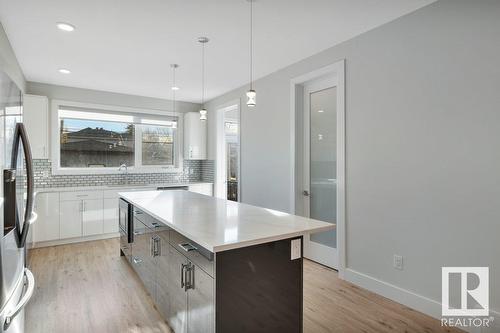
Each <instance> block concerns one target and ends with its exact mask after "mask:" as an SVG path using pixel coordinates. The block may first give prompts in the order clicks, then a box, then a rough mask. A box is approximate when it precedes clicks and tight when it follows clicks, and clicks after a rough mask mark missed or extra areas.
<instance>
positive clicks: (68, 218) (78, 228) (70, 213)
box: [59, 200, 82, 239]
mask: <svg viewBox="0 0 500 333" xmlns="http://www.w3.org/2000/svg"><path fill="white" fill-rule="evenodd" d="M59 209H60V214H59V223H60V230H61V239H64V238H73V237H81V236H82V200H72V201H61V202H60V203H59Z"/></svg>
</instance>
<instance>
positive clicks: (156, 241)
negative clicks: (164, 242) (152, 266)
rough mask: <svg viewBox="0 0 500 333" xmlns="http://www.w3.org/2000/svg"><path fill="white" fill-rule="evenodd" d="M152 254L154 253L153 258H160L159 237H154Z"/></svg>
mask: <svg viewBox="0 0 500 333" xmlns="http://www.w3.org/2000/svg"><path fill="white" fill-rule="evenodd" d="M153 253H154V256H153V257H158V256H161V240H160V237H158V236H155V237H154V242H153Z"/></svg>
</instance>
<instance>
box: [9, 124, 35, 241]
mask: <svg viewBox="0 0 500 333" xmlns="http://www.w3.org/2000/svg"><path fill="white" fill-rule="evenodd" d="M20 142H21V143H22V144H23V152H24V159H25V161H26V187H27V190H26V210H25V212H24V220H23V228H22V230H21V223H20V222H19V215H18V214H16V235H17V246H18V247H19V248H22V247H24V245H25V244H26V237H27V236H28V231H29V225H30V220H32V218H33V217H32V213H33V202H34V193H33V187H34V185H35V184H34V177H33V158H32V156H31V148H30V143H29V140H28V134H27V133H26V127H24V124H23V123H17V124H16V129H15V132H14V147H12V159H11V168H12V169H16V167H17V155H18V153H19V143H20ZM16 209H17V207H16Z"/></svg>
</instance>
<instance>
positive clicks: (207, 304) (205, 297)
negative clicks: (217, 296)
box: [187, 265, 215, 333]
mask: <svg viewBox="0 0 500 333" xmlns="http://www.w3.org/2000/svg"><path fill="white" fill-rule="evenodd" d="M191 283H192V284H193V288H192V289H189V290H188V311H187V316H188V319H187V322H188V333H213V332H214V330H215V317H214V279H213V278H212V277H211V276H210V275H208V274H207V273H205V272H204V271H203V270H202V269H201V268H200V267H199V266H196V265H192V267H191Z"/></svg>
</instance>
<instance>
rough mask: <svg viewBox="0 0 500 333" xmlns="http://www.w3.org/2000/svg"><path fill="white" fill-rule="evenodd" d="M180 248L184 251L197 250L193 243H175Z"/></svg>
mask: <svg viewBox="0 0 500 333" xmlns="http://www.w3.org/2000/svg"><path fill="white" fill-rule="evenodd" d="M177 245H178V246H179V247H180V248H181V249H183V250H184V251H186V252H190V251H196V250H198V249H197V248H196V246H194V245H193V244H190V243H181V244H177Z"/></svg>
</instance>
